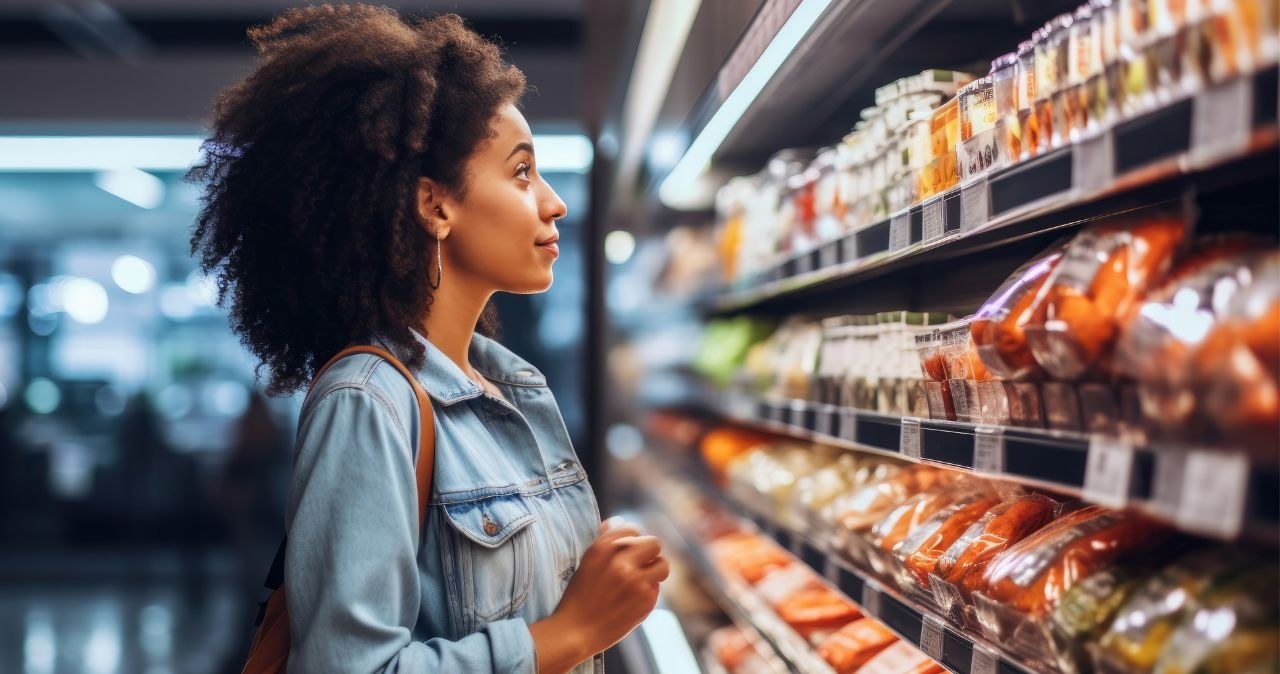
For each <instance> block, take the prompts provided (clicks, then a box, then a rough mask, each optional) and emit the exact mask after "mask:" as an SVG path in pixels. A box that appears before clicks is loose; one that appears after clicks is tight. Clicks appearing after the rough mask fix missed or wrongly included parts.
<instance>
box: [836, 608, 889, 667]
mask: <svg viewBox="0 0 1280 674" xmlns="http://www.w3.org/2000/svg"><path fill="white" fill-rule="evenodd" d="M897 640H898V637H897V636H895V635H894V633H893V632H891V631H889V628H887V627H885V626H884V625H882V624H881V623H880V621H879V620H876V619H875V618H861V619H859V620H855V621H853V622H851V623H849V624H848V625H845V626H844V627H841V628H840V629H838V630H836V631H835V632H833V633H832V634H831V636H829V637H827V638H826V639H825V640H823V641H822V643H821V644H819V645H818V655H820V656H822V659H823V660H826V661H827V664H829V665H831V668H832V669H834V670H835V671H836V674H853V673H854V672H856V671H857V670H858V668H859V667H861V666H863V665H864V664H866V663H867V661H868V660H870V659H871V658H873V657H875V656H876V655H877V654H879V653H880V652H881V651H883V650H884V649H886V648H888V647H889V646H892V645H893V644H894V642H896V641H897Z"/></svg>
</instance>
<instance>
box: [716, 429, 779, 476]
mask: <svg viewBox="0 0 1280 674" xmlns="http://www.w3.org/2000/svg"><path fill="white" fill-rule="evenodd" d="M768 442H769V437H768V436H766V435H762V434H760V433H755V432H752V431H749V430H745V429H742V428H738V427H734V426H723V427H720V428H716V429H713V430H711V431H709V432H708V433H707V434H706V435H704V436H703V437H702V442H701V443H700V445H701V452H702V459H703V461H704V462H706V464H707V468H709V469H710V470H711V474H712V475H713V476H715V478H716V480H717V481H718V482H720V483H721V484H722V485H723V484H724V483H725V481H726V479H727V471H728V469H729V464H730V463H732V462H733V460H734V459H736V458H738V457H739V456H741V455H743V454H745V453H746V452H747V451H749V450H751V449H753V448H755V447H760V446H762V445H765V444H767V443H768Z"/></svg>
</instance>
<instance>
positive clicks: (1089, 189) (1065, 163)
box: [707, 68, 1280, 314]
mask: <svg viewBox="0 0 1280 674" xmlns="http://www.w3.org/2000/svg"><path fill="white" fill-rule="evenodd" d="M1277 73H1278V71H1277V69H1276V68H1270V69H1267V70H1264V71H1261V72H1258V73H1254V74H1252V75H1249V76H1246V77H1242V78H1240V79H1237V80H1234V81H1232V82H1228V83H1225V84H1221V85H1217V86H1214V87H1210V88H1208V89H1206V90H1205V91H1204V92H1201V93H1200V94H1197V95H1196V96H1193V97H1190V98H1184V99H1181V100H1178V101H1175V102H1172V103H1170V104H1168V105H1165V106H1163V107H1161V108H1160V109H1158V110H1155V111H1152V112H1150V113H1147V114H1145V115H1143V116H1140V117H1137V118H1135V119H1131V120H1128V121H1125V122H1122V123H1119V124H1117V125H1116V126H1115V127H1114V128H1111V129H1108V130H1106V131H1105V132H1103V133H1102V134H1099V135H1097V136H1094V137H1092V138H1087V139H1084V140H1082V141H1079V142H1076V143H1074V144H1072V145H1070V146H1067V147H1063V148H1060V149H1057V150H1054V151H1052V152H1049V153H1047V154H1045V155H1042V156H1040V157H1036V158H1035V159H1032V160H1030V161H1026V162H1022V163H1020V164H1017V165H1015V166H1012V167H1008V168H1005V169H1000V170H997V171H994V172H992V173H991V174H990V175H988V176H986V177H982V178H980V179H978V180H975V181H973V182H971V183H968V184H965V185H962V186H960V187H958V188H955V189H952V190H951V191H949V192H947V193H946V194H943V195H939V196H937V197H934V198H932V199H930V200H927V201H925V202H923V203H921V204H919V205H916V206H914V207H912V208H910V209H908V210H906V211H903V212H900V213H896V214H894V215H892V216H891V217H889V218H886V219H885V220H882V221H880V222H877V223H874V224H872V225H869V226H866V227H863V228H861V229H859V230H858V231H856V232H853V233H851V234H848V235H846V236H845V237H844V238H841V239H837V240H835V241H831V242H828V243H826V244H824V245H822V246H820V247H819V248H816V249H814V250H811V251H806V252H805V253H803V254H800V255H796V256H793V257H790V258H788V259H784V260H781V261H779V262H778V263H777V264H775V265H774V266H773V267H771V268H769V269H768V270H766V271H764V272H761V273H760V274H758V275H756V276H755V277H754V278H752V279H750V280H748V281H746V282H744V283H741V284H738V287H737V288H736V289H734V290H731V291H728V292H725V293H723V294H720V295H718V296H715V297H714V299H712V300H711V301H710V302H709V303H708V305H707V310H708V313H711V314H730V313H735V312H740V311H744V310H748V309H753V308H756V307H759V306H761V305H765V304H769V303H773V302H778V301H787V300H791V299H795V298H798V297H802V296H809V295H812V294H819V293H824V292H828V291H830V290H833V289H835V288H839V287H845V286H848V285H851V284H856V283H858V282H860V281H862V280H865V279H869V278H873V277H876V276H880V275H882V274H885V273H888V272H890V271H894V270H898V269H905V268H909V267H915V266H918V265H922V264H926V263H930V262H934V261H937V260H942V259H947V258H951V257H956V256H959V255H964V254H967V253H971V252H975V251H978V250H983V249H987V248H990V247H992V246H995V245H999V244H1001V243H1003V242H1007V241H1011V240H1016V239H1020V238H1025V237H1027V236H1029V235H1033V234H1036V233H1039V232H1043V231H1047V230H1053V229H1059V228H1062V227H1064V226H1071V225H1074V224H1078V223H1079V222H1081V221H1084V220H1087V219H1090V218H1096V217H1099V216H1102V215H1106V214H1108V213H1112V212H1119V211H1123V210H1131V209H1132V208H1133V207H1134V203H1133V197H1134V196H1135V195H1137V194H1139V193H1143V194H1145V193H1147V192H1153V194H1152V195H1150V196H1151V197H1152V198H1153V199H1156V200H1159V199H1169V198H1175V197H1176V196H1177V194H1178V191H1180V190H1183V189H1186V188H1187V187H1192V188H1195V187H1201V186H1204V187H1212V186H1215V185H1221V184H1223V183H1224V182H1225V183H1227V184H1230V183H1231V182H1232V179H1236V178H1239V179H1245V178H1249V177H1255V176H1256V175H1257V168H1258V167H1259V165H1265V166H1268V167H1269V169H1270V170H1271V171H1274V169H1275V161H1274V157H1275V151H1276V146H1277V140H1278V139H1280V132H1278V131H1277V112H1276V109H1277V80H1278V75H1277ZM1224 110H1225V111H1233V112H1234V113H1235V114H1234V115H1232V114H1227V115H1225V116H1224Z"/></svg>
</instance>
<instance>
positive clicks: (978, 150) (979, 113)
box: [956, 75, 1007, 181]
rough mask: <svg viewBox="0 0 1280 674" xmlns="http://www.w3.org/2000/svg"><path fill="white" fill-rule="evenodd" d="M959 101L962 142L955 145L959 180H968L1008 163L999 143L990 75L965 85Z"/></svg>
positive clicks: (994, 95) (960, 140)
mask: <svg viewBox="0 0 1280 674" xmlns="http://www.w3.org/2000/svg"><path fill="white" fill-rule="evenodd" d="M958 98H959V100H960V104H959V107H960V139H959V144H958V145H957V146H956V154H957V161H958V162H959V164H960V178H961V179H962V180H966V181H967V180H969V179H970V178H974V177H976V176H979V175H981V174H983V173H985V172H986V171H988V170H990V169H992V168H999V167H1001V166H1004V165H1005V164H1006V163H1007V155H1005V154H1004V151H1003V148H1002V147H1001V144H1000V142H999V140H1000V139H999V135H998V133H997V131H996V122H997V120H998V119H999V113H998V108H997V105H996V94H995V87H994V83H993V81H992V78H991V76H990V75H988V76H986V77H982V78H980V79H976V80H974V81H972V82H970V83H969V84H967V85H965V87H964V88H963V89H961V90H960V94H959V96H958Z"/></svg>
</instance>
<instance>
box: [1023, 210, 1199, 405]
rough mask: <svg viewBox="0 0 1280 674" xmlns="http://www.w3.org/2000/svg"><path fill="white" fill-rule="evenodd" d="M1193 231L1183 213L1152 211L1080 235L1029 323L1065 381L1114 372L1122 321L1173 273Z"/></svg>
mask: <svg viewBox="0 0 1280 674" xmlns="http://www.w3.org/2000/svg"><path fill="white" fill-rule="evenodd" d="M1187 229H1188V228H1187V225H1186V222H1185V221H1184V220H1183V219H1182V218H1181V217H1180V216H1178V215H1147V216H1143V217H1142V218H1141V219H1125V220H1119V221H1114V222H1111V223H1107V224H1104V225H1101V226H1095V227H1091V228H1089V229H1086V230H1085V231H1083V232H1081V233H1080V234H1079V235H1077V236H1076V237H1075V239H1073V240H1072V241H1071V243H1070V244H1069V245H1068V246H1067V249H1066V252H1065V253H1064V254H1063V257H1062V261H1061V262H1060V263H1059V264H1058V266H1057V267H1056V268H1055V269H1054V270H1053V273H1052V275H1051V276H1050V277H1049V279H1048V281H1047V282H1046V284H1045V286H1044V287H1043V288H1041V291H1040V293H1039V295H1038V296H1037V302H1038V306H1037V307H1036V309H1035V312H1036V315H1035V316H1033V317H1032V318H1031V320H1029V321H1028V326H1027V336H1028V338H1029V343H1030V345H1031V351H1032V353H1033V354H1034V355H1035V359H1036V362H1037V363H1039V364H1040V366H1041V367H1042V368H1044V370H1045V371H1046V372H1047V373H1049V375H1050V376H1051V377H1053V378H1055V379H1060V380H1076V379H1079V378H1080V377H1082V376H1084V375H1085V374H1088V373H1090V372H1091V371H1094V370H1100V371H1103V372H1106V371H1109V368H1108V365H1109V363H1110V356H1111V351H1112V348H1113V346H1114V342H1115V338H1116V335H1117V333H1118V331H1119V327H1120V326H1119V322H1120V321H1121V319H1122V318H1123V317H1125V316H1126V315H1127V314H1128V313H1129V311H1130V310H1131V308H1132V306H1133V305H1134V304H1135V303H1136V302H1138V301H1139V300H1140V299H1141V298H1142V296H1143V294H1144V293H1146V291H1147V289H1148V288H1150V287H1151V286H1152V285H1154V284H1156V283H1158V282H1159V281H1160V279H1161V278H1162V277H1163V276H1164V274H1165V273H1166V272H1168V270H1169V268H1170V266H1171V265H1172V263H1173V260H1174V257H1175V256H1176V255H1177V253H1178V249H1179V246H1180V245H1181V244H1182V242H1183V240H1184V239H1185V237H1186V235H1187Z"/></svg>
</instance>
